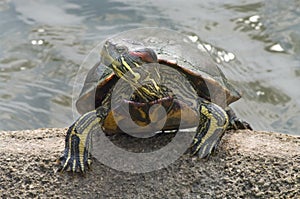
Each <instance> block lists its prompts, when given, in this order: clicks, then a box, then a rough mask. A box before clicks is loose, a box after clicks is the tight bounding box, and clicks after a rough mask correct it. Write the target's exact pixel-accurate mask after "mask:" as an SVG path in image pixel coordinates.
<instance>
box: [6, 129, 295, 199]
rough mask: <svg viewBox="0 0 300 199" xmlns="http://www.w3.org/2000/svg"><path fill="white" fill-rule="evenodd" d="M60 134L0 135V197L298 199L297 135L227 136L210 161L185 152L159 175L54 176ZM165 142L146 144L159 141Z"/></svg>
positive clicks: (102, 172) (96, 172)
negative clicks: (192, 156) (193, 156)
mask: <svg viewBox="0 0 300 199" xmlns="http://www.w3.org/2000/svg"><path fill="white" fill-rule="evenodd" d="M65 132H66V129H37V130H33V131H29V130H27V131H15V132H0V158H1V164H0V175H1V177H0V196H2V198H13V197H20V198H29V197H30V198H32V197H41V198H46V197H47V198H109V197H111V198H300V171H299V170H300V137H297V136H289V135H283V134H278V133H270V132H254V131H247V130H245V131H235V132H227V133H226V135H225V136H224V137H223V139H222V142H221V143H220V145H219V148H218V150H217V151H216V154H215V155H213V156H211V157H210V158H209V160H201V159H198V158H191V157H190V155H189V154H188V153H187V154H184V155H183V156H182V157H180V158H179V159H178V160H177V161H176V162H174V163H173V164H171V165H169V166H168V167H166V168H164V169H161V170H157V171H153V172H149V173H142V174H132V173H126V172H121V171H117V170H114V169H111V168H109V167H107V166H105V165H103V164H101V163H100V162H94V164H93V165H92V170H90V171H88V172H87V173H86V174H85V175H79V174H72V173H55V170H56V168H57V167H56V164H57V163H56V159H57V158H58V157H59V156H60V155H61V153H62V151H63V148H64V135H65ZM168 136H169V137H170V135H166V136H164V135H160V136H157V138H155V139H152V140H151V142H152V143H153V142H154V143H156V142H157V143H161V142H164V141H165V140H166V139H169V137H168ZM114 139H115V140H117V141H118V140H123V144H124V143H125V145H126V143H127V142H131V147H132V148H139V147H140V146H141V144H140V141H139V140H133V141H132V139H131V141H130V138H128V137H127V136H123V135H120V136H116V137H115V138H114ZM124 140H125V141H124ZM154 145H155V144H154ZM154 145H153V146H154Z"/></svg>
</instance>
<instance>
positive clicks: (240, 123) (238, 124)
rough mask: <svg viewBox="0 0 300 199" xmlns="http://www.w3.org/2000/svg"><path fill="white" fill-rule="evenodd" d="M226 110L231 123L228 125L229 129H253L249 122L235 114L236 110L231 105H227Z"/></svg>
mask: <svg viewBox="0 0 300 199" xmlns="http://www.w3.org/2000/svg"><path fill="white" fill-rule="evenodd" d="M225 110H226V113H227V115H228V118H229V125H228V127H227V129H228V130H231V129H234V130H238V129H249V130H252V127H251V125H250V124H249V123H248V122H246V121H244V120H241V119H240V118H238V117H237V116H236V115H235V113H234V111H233V110H232V109H231V108H230V107H226V108H225Z"/></svg>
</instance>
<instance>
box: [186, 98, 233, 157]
mask: <svg viewBox="0 0 300 199" xmlns="http://www.w3.org/2000/svg"><path fill="white" fill-rule="evenodd" d="M198 103H199V114H200V117H199V125H198V128H197V132H196V135H195V137H194V141H193V143H192V146H191V152H192V155H196V154H197V155H198V156H199V157H200V158H205V157H208V156H209V155H210V154H211V153H212V151H213V150H214V149H215V148H216V147H217V145H218V143H219V141H220V140H221V138H222V136H223V135H224V132H225V130H226V128H227V126H228V124H229V119H228V115H227V113H226V111H225V110H224V109H223V108H221V107H220V106H218V105H216V104H214V103H211V102H207V101H201V100H199V102H198Z"/></svg>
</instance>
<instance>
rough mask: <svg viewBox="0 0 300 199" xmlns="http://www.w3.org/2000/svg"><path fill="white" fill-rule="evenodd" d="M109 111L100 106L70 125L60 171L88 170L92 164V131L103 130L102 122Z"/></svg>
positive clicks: (60, 159)
mask: <svg viewBox="0 0 300 199" xmlns="http://www.w3.org/2000/svg"><path fill="white" fill-rule="evenodd" d="M107 113H108V109H106V108H103V107H99V108H98V109H96V110H94V111H90V112H87V113H85V114H84V115H82V116H80V117H79V118H78V119H77V120H76V121H75V122H74V124H72V125H71V126H70V127H69V129H68V131H67V135H66V140H65V150H64V154H63V156H62V157H60V158H59V163H60V166H59V168H58V171H73V172H85V171H86V169H87V168H88V167H89V166H90V164H91V147H92V133H93V132H94V131H97V132H99V131H101V123H102V122H103V120H104V119H105V117H106V115H107Z"/></svg>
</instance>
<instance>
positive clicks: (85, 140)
mask: <svg viewBox="0 0 300 199" xmlns="http://www.w3.org/2000/svg"><path fill="white" fill-rule="evenodd" d="M120 82H121V83H120ZM240 98H241V94H240V92H238V91H237V90H236V89H235V88H234V87H233V85H232V84H230V83H229V81H228V80H227V79H226V77H225V75H224V73H223V72H222V71H221V70H220V67H219V66H218V64H217V63H216V62H215V61H214V60H213V59H212V58H211V56H210V55H209V53H208V52H206V51H203V50H200V49H199V48H197V47H196V48H195V44H194V43H193V42H192V41H191V40H189V39H188V37H187V36H186V35H184V34H181V33H177V32H175V31H170V30H165V29H156V28H148V29H147V28H146V29H137V30H133V31H127V32H124V33H122V34H119V35H117V36H114V37H111V38H109V39H107V40H106V41H105V42H104V43H103V44H102V49H101V50H100V59H99V61H98V62H97V63H96V64H95V65H94V67H92V68H91V69H90V71H89V72H88V74H87V76H86V79H85V83H84V86H83V88H82V91H81V93H80V96H79V98H78V100H77V102H76V106H77V110H78V112H79V113H80V114H81V116H80V117H79V118H78V119H77V120H76V121H75V122H74V123H73V124H72V125H71V126H70V127H69V128H68V130H67V134H66V138H65V150H64V152H63V155H62V156H61V157H60V158H59V169H58V170H59V171H73V172H86V171H87V169H88V168H90V165H91V163H92V155H91V145H92V143H91V134H92V132H93V129H101V130H102V131H103V132H104V133H105V134H107V135H112V134H116V133H122V132H131V133H133V134H142V135H143V134H146V132H154V131H155V132H156V131H160V132H165V131H173V130H174V131H175V132H176V131H177V130H178V129H181V128H190V127H196V132H195V136H194V138H193V140H192V143H191V144H190V151H191V154H192V155H196V156H198V157H199V158H207V157H209V156H210V154H211V153H212V152H213V151H214V150H215V149H216V147H217V146H218V143H219V142H220V140H221V138H222V136H223V135H224V133H225V131H226V130H228V129H252V128H251V126H250V124H249V123H247V122H245V121H243V120H241V119H239V118H237V117H236V115H235V113H234V111H233V110H232V109H231V108H230V107H229V104H231V103H233V102H235V101H237V100H238V99H240ZM157 106H158V107H159V108H161V107H162V108H163V109H164V111H165V112H164V113H165V114H161V112H159V111H158V110H159V108H157ZM124 107H127V109H126V108H124ZM153 107H154V108H153ZM128 119H130V121H133V122H131V123H129V122H128ZM161 121H163V122H164V123H163V124H161V123H162V122H161ZM120 126H121V127H120ZM99 127H101V128H99ZM157 127H159V128H158V129H157Z"/></svg>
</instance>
